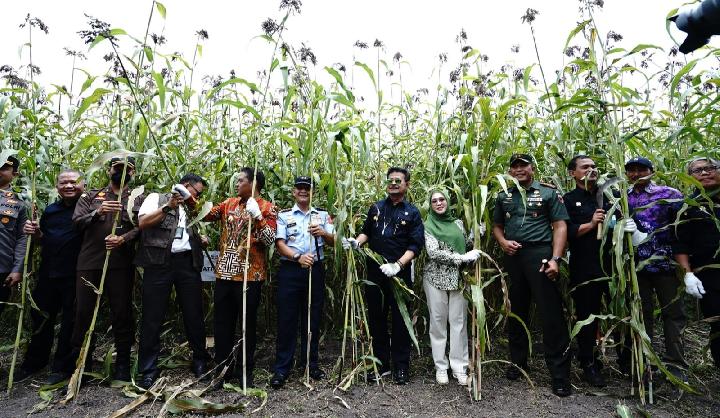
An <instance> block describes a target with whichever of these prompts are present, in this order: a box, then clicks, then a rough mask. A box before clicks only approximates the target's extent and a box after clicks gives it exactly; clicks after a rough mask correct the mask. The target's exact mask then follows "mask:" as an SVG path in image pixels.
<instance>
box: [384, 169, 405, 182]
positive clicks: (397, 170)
mask: <svg viewBox="0 0 720 418" xmlns="http://www.w3.org/2000/svg"><path fill="white" fill-rule="evenodd" d="M392 173H402V175H403V176H405V182H406V183H407V182H409V181H410V172H409V171H407V170H406V169H404V168H402V167H390V168H388V171H387V175H386V176H385V177H386V178H389V177H390V174H392Z"/></svg>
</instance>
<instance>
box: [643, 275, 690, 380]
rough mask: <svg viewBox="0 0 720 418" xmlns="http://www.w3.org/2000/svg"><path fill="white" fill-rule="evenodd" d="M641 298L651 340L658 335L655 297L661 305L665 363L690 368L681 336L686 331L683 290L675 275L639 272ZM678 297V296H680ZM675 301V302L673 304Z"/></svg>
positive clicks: (646, 329) (646, 327)
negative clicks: (686, 360) (656, 332)
mask: <svg viewBox="0 0 720 418" xmlns="http://www.w3.org/2000/svg"><path fill="white" fill-rule="evenodd" d="M637 279H638V287H639V288H640V299H641V300H642V310H643V321H644V322H645V331H646V332H647V334H648V336H649V337H650V340H651V341H652V339H653V336H654V335H655V315H654V310H655V298H654V295H657V298H658V301H659V302H660V307H661V308H662V309H661V311H660V312H661V316H662V320H663V336H664V338H665V355H664V360H666V361H668V362H670V363H674V364H676V365H679V366H687V363H686V362H685V350H684V344H683V339H682V333H683V330H684V329H685V322H686V317H685V310H684V309H683V301H682V299H683V296H684V289H681V287H680V284H681V281H680V280H679V279H678V278H677V276H676V275H675V272H659V273H651V272H645V271H640V272H638V273H637ZM678 296H679V297H678ZM673 299H675V301H673Z"/></svg>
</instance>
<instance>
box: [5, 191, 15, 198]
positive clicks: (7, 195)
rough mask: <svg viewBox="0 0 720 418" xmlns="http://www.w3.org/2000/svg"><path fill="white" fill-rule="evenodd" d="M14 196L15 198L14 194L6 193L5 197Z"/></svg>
mask: <svg viewBox="0 0 720 418" xmlns="http://www.w3.org/2000/svg"><path fill="white" fill-rule="evenodd" d="M13 196H14V193H13V192H5V197H13Z"/></svg>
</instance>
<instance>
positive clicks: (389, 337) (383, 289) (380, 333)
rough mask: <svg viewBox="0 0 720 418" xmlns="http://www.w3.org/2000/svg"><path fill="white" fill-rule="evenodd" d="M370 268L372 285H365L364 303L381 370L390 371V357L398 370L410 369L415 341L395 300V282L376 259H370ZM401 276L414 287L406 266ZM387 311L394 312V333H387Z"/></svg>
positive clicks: (410, 308)
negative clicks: (413, 342)
mask: <svg viewBox="0 0 720 418" xmlns="http://www.w3.org/2000/svg"><path fill="white" fill-rule="evenodd" d="M367 269H368V271H367V279H368V281H370V282H371V283H372V284H369V283H366V284H365V303H366V304H367V314H368V318H367V319H368V327H369V328H370V337H371V338H372V347H373V353H374V354H375V357H377V359H378V360H380V362H381V363H382V367H381V368H380V369H381V370H390V359H391V358H392V365H393V367H394V368H395V370H407V369H408V368H409V367H410V348H411V347H410V344H411V343H412V340H411V339H410V334H409V333H408V330H407V327H406V326H405V322H404V321H403V318H402V314H401V313H400V309H399V308H398V304H397V301H396V300H395V295H394V293H393V289H392V286H394V284H393V283H392V279H391V278H389V277H387V276H386V275H385V274H383V272H382V271H380V266H378V265H377V264H376V263H375V262H373V261H370V260H369V261H368V262H367ZM398 277H400V278H402V279H403V280H404V281H405V284H406V285H407V286H408V287H410V288H412V283H411V281H410V270H409V269H403V270H402V271H401V272H400V273H399V274H398ZM407 308H408V312H412V307H411V306H410V303H408V306H407ZM388 313H391V314H392V334H388V329H387V324H388Z"/></svg>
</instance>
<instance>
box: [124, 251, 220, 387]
mask: <svg viewBox="0 0 720 418" xmlns="http://www.w3.org/2000/svg"><path fill="white" fill-rule="evenodd" d="M142 286H143V288H142V306H143V314H142V321H141V325H140V352H139V354H138V372H139V373H141V374H143V375H145V376H151V377H153V378H154V377H157V375H158V368H157V362H158V355H159V354H160V329H161V328H162V324H163V322H164V321H165V314H166V312H167V307H168V302H169V300H170V292H171V290H172V287H173V286H175V294H176V296H177V302H178V303H179V304H180V310H181V311H182V317H183V325H184V326H185V335H186V336H187V339H188V343H189V345H190V348H191V349H192V352H193V361H194V362H195V361H203V360H207V359H209V358H210V355H209V354H208V352H207V350H206V349H205V321H204V315H203V306H202V280H201V278H200V273H199V272H197V271H195V269H193V259H192V252H191V251H185V252H182V253H178V254H172V256H171V258H170V263H169V265H168V266H157V267H145V274H144V275H143V285H142Z"/></svg>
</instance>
